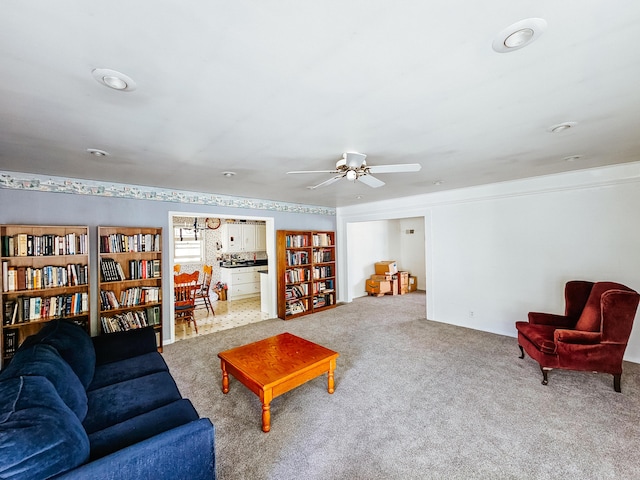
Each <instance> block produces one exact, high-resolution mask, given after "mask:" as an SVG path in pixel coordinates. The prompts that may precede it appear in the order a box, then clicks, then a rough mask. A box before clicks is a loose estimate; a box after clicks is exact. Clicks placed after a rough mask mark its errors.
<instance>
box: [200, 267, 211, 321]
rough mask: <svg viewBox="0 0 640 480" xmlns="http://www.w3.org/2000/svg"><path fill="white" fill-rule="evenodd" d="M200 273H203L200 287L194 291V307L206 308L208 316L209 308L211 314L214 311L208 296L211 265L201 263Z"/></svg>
mask: <svg viewBox="0 0 640 480" xmlns="http://www.w3.org/2000/svg"><path fill="white" fill-rule="evenodd" d="M202 273H203V274H204V278H203V280H202V284H201V285H200V288H199V289H198V291H197V292H196V308H203V307H204V308H206V309H207V317H208V316H209V310H211V313H212V314H213V315H215V314H216V312H214V311H213V305H211V299H210V298H209V288H210V287H211V277H212V275H213V266H212V265H203V266H202Z"/></svg>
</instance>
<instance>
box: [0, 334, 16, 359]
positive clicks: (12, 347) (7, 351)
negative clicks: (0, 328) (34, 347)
mask: <svg viewBox="0 0 640 480" xmlns="http://www.w3.org/2000/svg"><path fill="white" fill-rule="evenodd" d="M17 349H18V331H17V330H5V331H4V339H3V348H2V352H3V355H4V356H5V357H13V354H14V353H16V350H17Z"/></svg>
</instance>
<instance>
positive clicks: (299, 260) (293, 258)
mask: <svg viewBox="0 0 640 480" xmlns="http://www.w3.org/2000/svg"><path fill="white" fill-rule="evenodd" d="M308 263H309V254H308V253H307V252H305V251H302V252H296V251H291V250H287V265H291V266H293V265H307V264H308Z"/></svg>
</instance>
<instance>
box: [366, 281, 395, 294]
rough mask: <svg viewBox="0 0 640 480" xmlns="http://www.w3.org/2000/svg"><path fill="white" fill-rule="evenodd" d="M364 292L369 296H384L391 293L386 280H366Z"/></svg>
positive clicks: (388, 282)
mask: <svg viewBox="0 0 640 480" xmlns="http://www.w3.org/2000/svg"><path fill="white" fill-rule="evenodd" d="M365 290H366V291H367V293H368V294H370V295H384V294H385V293H389V292H391V282H390V281H387V280H382V281H379V280H371V279H369V280H367V282H366V284H365Z"/></svg>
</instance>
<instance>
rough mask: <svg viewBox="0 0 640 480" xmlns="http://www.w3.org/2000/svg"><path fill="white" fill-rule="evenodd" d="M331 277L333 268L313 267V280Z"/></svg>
mask: <svg viewBox="0 0 640 480" xmlns="http://www.w3.org/2000/svg"><path fill="white" fill-rule="evenodd" d="M327 277H333V267H332V266H331V265H325V266H322V267H313V279H314V280H315V279H319V278H327Z"/></svg>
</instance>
